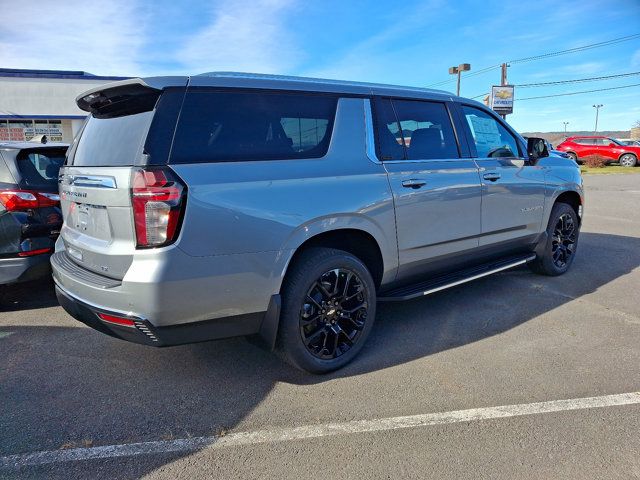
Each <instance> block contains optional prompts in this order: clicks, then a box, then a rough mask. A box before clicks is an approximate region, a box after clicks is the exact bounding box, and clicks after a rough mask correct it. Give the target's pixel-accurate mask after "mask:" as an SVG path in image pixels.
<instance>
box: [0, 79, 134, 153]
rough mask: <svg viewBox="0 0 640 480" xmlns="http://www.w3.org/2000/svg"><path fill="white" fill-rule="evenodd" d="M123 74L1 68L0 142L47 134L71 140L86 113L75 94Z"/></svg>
mask: <svg viewBox="0 0 640 480" xmlns="http://www.w3.org/2000/svg"><path fill="white" fill-rule="evenodd" d="M126 78H129V77H101V76H98V75H92V74H90V73H87V72H80V71H65V70H19V69H12V68H0V142H5V141H24V140H30V139H31V138H33V137H34V136H38V135H47V138H48V139H49V140H50V141H56V142H69V143H70V142H71V141H72V140H73V137H74V136H75V134H76V133H77V132H78V130H79V129H80V127H81V126H82V122H83V121H84V119H85V117H86V112H83V111H82V110H80V109H79V108H78V106H77V105H76V102H75V99H76V97H77V96H78V95H79V94H80V93H82V92H84V91H85V90H89V89H90V88H94V87H97V86H99V85H104V84H105V83H109V82H113V81H116V80H124V79H126Z"/></svg>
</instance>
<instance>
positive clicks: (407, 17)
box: [0, 0, 640, 131]
mask: <svg viewBox="0 0 640 480" xmlns="http://www.w3.org/2000/svg"><path fill="white" fill-rule="evenodd" d="M98 5H99V6H98ZM613 6H615V8H613ZM0 10H2V11H3V22H2V23H3V26H2V28H1V29H0V66H1V67H10V68H38V69H78V70H86V71H89V72H91V73H95V74H103V75H107V74H108V75H141V76H142V75H155V74H196V73H201V72H206V71H213V70H237V71H251V72H262V73H281V74H291V75H307V76H318V77H328V78H340V79H350V80H362V81H373V82H385V83H396V84H403V85H417V86H426V85H430V84H433V83H436V82H440V81H443V80H447V79H448V78H449V75H448V73H447V69H448V67H450V66H452V65H457V64H459V63H462V62H468V63H471V65H472V71H477V70H480V69H481V68H483V67H487V66H491V65H495V64H498V63H501V62H503V61H507V60H512V59H517V58H522V57H528V56H532V55H537V54H542V53H547V52H553V51H557V50H563V49H569V48H573V47H579V46H582V45H587V44H592V43H596V42H601V41H606V40H609V39H612V38H616V37H622V36H625V35H631V34H635V33H640V1H638V0H619V1H617V2H607V1H590V0H583V1H558V0H553V1H551V0H539V1H535V2H524V1H522V0H517V1H511V0H501V1H459V2H455V1H451V2H448V1H442V0H424V1H412V0H404V1H403V2H385V1H376V0H353V1H348V0H341V1H334V0H324V1H312V0H304V1H303V0H251V1H244V0H243V1H236V0H225V1H219V0H190V1H183V2H177V1H175V0H156V1H153V2H152V1H146V2H145V1H141V0H110V1H107V2H100V4H98V2H96V3H95V4H92V2H90V1H86V0H85V1H76V0H66V1H55V2H53V1H49V0H40V1H38V2H15V1H12V0H0ZM637 71H640V39H634V40H632V41H628V42H624V43H618V44H616V45H611V46H607V47H603V48H597V49H592V50H587V51H584V52H580V53H574V54H570V55H563V56H558V57H554V58H550V59H547V60H544V61H535V62H528V63H522V64H514V65H513V66H512V67H511V68H510V69H509V82H510V83H514V84H519V83H531V82H546V81H553V80H565V79H574V78H584V77H593V76H600V75H613V74H618V73H627V72H637ZM499 75H500V71H499V70H498V69H496V70H492V71H491V72H488V73H486V74H482V75H476V76H472V77H469V78H468V79H463V83H462V95H463V96H470V97H471V96H475V95H479V94H482V93H484V92H486V91H488V88H489V86H490V85H491V84H492V83H494V84H497V83H499V80H500V77H499ZM631 84H640V76H634V77H628V78H623V79H616V80H608V81H601V82H589V83H583V84H573V85H566V86H556V87H544V88H527V89H524V88H522V89H517V90H516V107H515V112H514V114H513V115H511V116H509V117H508V121H509V122H510V123H511V124H512V125H514V126H515V127H516V128H518V129H520V130H521V131H527V130H542V131H551V130H561V129H562V128H563V126H562V122H563V121H568V122H570V124H569V128H570V129H572V130H574V129H575V130H579V129H580V130H588V129H592V128H593V123H594V122H593V120H594V109H593V108H592V105H593V104H594V103H602V104H604V105H605V106H604V108H603V109H602V110H601V120H600V127H601V128H602V129H628V128H629V127H630V126H631V124H632V123H633V122H634V121H636V120H640V86H636V87H631V88H626V89H621V90H612V91H608V92H599V93H591V94H583V95H575V96H569V97H558V98H555V99H553V98H552V99H543V100H531V101H520V102H519V101H518V98H524V97H530V96H538V95H550V94H554V93H563V92H570V91H580V90H592V89H597V88H608V87H616V86H622V85H631ZM439 88H443V89H448V90H453V89H454V88H455V84H454V83H453V82H451V83H448V84H446V85H442V86H440V87H439Z"/></svg>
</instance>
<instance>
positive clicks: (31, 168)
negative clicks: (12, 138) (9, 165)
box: [17, 148, 66, 188]
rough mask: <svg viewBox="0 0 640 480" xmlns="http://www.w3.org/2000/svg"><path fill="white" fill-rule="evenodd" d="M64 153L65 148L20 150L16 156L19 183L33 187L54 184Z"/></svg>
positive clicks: (56, 181)
mask: <svg viewBox="0 0 640 480" xmlns="http://www.w3.org/2000/svg"><path fill="white" fill-rule="evenodd" d="M65 153H66V149H65V148H57V149H51V150H49V149H37V150H23V151H21V152H20V153H19V154H18V157H17V166H18V170H19V171H20V176H21V177H22V180H21V184H22V185H24V186H25V187H35V188H45V187H52V186H56V185H57V183H58V171H59V170H60V167H61V166H62V164H63V163H64V156H65Z"/></svg>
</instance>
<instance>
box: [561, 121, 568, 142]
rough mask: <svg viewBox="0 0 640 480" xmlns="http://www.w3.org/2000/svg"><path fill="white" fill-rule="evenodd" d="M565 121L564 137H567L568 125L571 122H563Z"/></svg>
mask: <svg viewBox="0 0 640 480" xmlns="http://www.w3.org/2000/svg"><path fill="white" fill-rule="evenodd" d="M562 123H564V138H567V125H569V122H562Z"/></svg>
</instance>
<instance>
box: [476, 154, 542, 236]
mask: <svg viewBox="0 0 640 480" xmlns="http://www.w3.org/2000/svg"><path fill="white" fill-rule="evenodd" d="M476 162H477V163H478V166H479V167H480V179H481V181H482V236H481V237H480V245H482V246H484V245H491V244H494V243H499V242H505V241H512V240H515V241H518V240H521V241H523V242H525V243H526V242H528V241H529V239H530V238H531V237H532V236H534V235H536V234H538V233H540V231H541V222H542V217H543V212H544V201H545V195H544V191H545V178H544V176H545V170H544V168H542V167H536V166H532V165H528V164H527V162H526V161H525V160H523V159H514V158H482V159H476ZM485 177H486V178H485ZM496 177H497V178H496ZM494 178H495V179H494Z"/></svg>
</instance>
